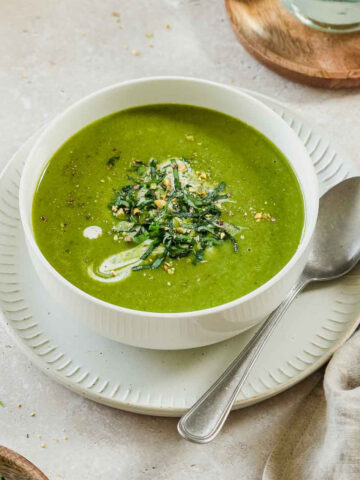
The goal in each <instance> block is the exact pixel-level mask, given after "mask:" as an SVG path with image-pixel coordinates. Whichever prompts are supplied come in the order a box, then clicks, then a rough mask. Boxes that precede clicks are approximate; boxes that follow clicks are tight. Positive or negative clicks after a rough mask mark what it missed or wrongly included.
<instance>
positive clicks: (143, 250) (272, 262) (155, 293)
mask: <svg viewBox="0 0 360 480" xmlns="http://www.w3.org/2000/svg"><path fill="white" fill-rule="evenodd" d="M303 223H304V209H303V198H302V194H301V191H300V187H299V184H298V181H297V179H296V177H295V174H294V173H293V171H292V169H291V167H290V165H289V163H288V161H287V160H286V158H285V157H284V156H283V155H282V153H281V152H280V151H279V150H278V149H277V148H276V147H275V146H274V145H273V144H272V143H271V142H270V141H269V140H268V139H266V138H265V137H264V136H263V135H262V134H261V133H259V132H258V131H256V130H255V129H253V128H252V127H250V126H248V125H246V124H245V123H243V122H241V121H239V120H237V119H235V118H233V117H230V116H227V115H224V114H221V113H219V112H215V111H212V110H208V109H204V108H200V107H191V106H186V105H174V104H172V105H150V106H144V107H137V108H132V109H128V110H124V111H121V112H117V113H115V114H112V115H109V116H107V117H104V118H102V119H100V120H97V121H96V122H94V123H92V124H90V125H88V126H87V127H85V128H84V129H82V130H80V131H79V132H77V133H76V134H75V135H74V136H73V137H71V138H70V139H69V140H68V141H67V142H66V143H65V144H64V145H63V146H62V147H61V148H60V149H59V150H58V151H57V152H56V153H55V154H54V156H53V157H52V158H51V159H50V161H49V163H48V165H47V167H46V169H45V172H44V174H43V175H42V177H41V180H40V182H39V185H38V187H37V190H36V193H35V196H34V202H33V228H34V233H35V238H36V241H37V244H38V245H39V247H40V249H41V251H42V253H43V254H44V256H45V257H46V258H47V260H48V261H49V262H50V263H51V265H52V266H53V267H54V268H55V269H56V270H57V271H58V272H59V273H60V274H61V275H62V276H64V277H65V278H66V279H67V280H69V281H70V282H71V283H73V284H74V285H76V286H77V287H79V288H80V289H82V290H84V291H85V292H87V293H89V294H91V295H94V296H95V297H98V298H100V299H102V300H105V301H107V302H110V303H113V304H116V305H120V306H123V307H128V308H132V309H136V310H144V311H153V312H185V311H192V310H200V309H204V308H210V307H214V306H216V305H220V304H223V303H226V302H229V301H232V300H235V299H237V298H239V297H241V296H243V295H245V294H247V293H249V292H251V291H252V290H254V289H256V288H258V287H259V286H261V285H262V284H264V283H265V282H266V281H268V280H269V279H270V278H271V277H273V276H274V275H275V274H276V273H277V272H279V271H280V270H281V269H282V268H283V267H284V266H285V264H286V263H287V262H288V261H289V260H290V258H291V257H292V256H293V254H294V253H295V251H296V249H297V247H298V245H299V242H300V239H301V235H302V230H303Z"/></svg>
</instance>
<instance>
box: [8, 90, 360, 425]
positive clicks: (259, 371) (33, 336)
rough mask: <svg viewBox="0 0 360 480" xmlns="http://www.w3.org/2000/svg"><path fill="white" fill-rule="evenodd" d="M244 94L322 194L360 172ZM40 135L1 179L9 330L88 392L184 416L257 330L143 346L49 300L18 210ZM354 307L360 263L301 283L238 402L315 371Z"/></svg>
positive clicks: (47, 367) (316, 137)
mask: <svg viewBox="0 0 360 480" xmlns="http://www.w3.org/2000/svg"><path fill="white" fill-rule="evenodd" d="M248 93H250V94H251V95H254V96H255V97H257V98H259V99H260V100H262V101H264V102H265V103H266V104H267V105H269V106H270V107H271V108H273V109H274V110H275V111H276V112H277V113H279V114H280V115H281V116H282V117H283V118H284V119H285V120H286V121H287V122H288V123H289V124H290V126H291V127H292V128H293V129H294V130H295V132H296V133H297V134H298V135H299V137H300V138H301V140H302V141H303V142H304V144H305V146H306V148H307V150H308V152H309V153H310V156H311V158H312V160H313V162H314V165H315V168H316V171H317V174H318V178H319V183H320V186H321V191H322V192H324V191H326V190H327V189H328V188H330V187H331V186H332V185H334V184H335V183H337V182H339V181H341V180H343V179H344V178H346V177H349V176H353V175H356V174H358V170H357V169H356V168H355V166H354V165H353V164H352V163H351V162H349V161H348V160H347V159H346V158H345V157H344V156H342V155H340V154H339V153H338V152H336V151H335V150H334V148H333V147H332V146H331V143H330V141H329V140H328V139H327V138H326V136H325V135H324V134H323V133H322V132H320V131H319V130H318V129H317V128H315V127H314V126H312V125H311V124H309V123H307V122H305V121H304V120H303V119H302V118H301V117H299V116H297V115H296V114H294V113H293V112H291V111H290V110H289V109H287V108H286V107H284V106H283V105H281V104H279V103H277V102H275V101H273V100H271V99H269V98H267V97H263V96H261V95H258V94H255V93H253V92H248ZM37 135H38V134H37ZM37 135H35V136H34V137H32V138H31V139H30V140H29V141H28V142H27V143H26V144H25V145H24V146H23V147H22V148H21V149H20V150H19V151H18V152H17V153H16V154H15V156H14V157H13V159H12V160H11V161H10V163H9V164H8V166H7V167H6V168H5V170H4V172H3V174H2V176H1V178H0V192H1V193H0V306H1V308H2V311H3V319H4V321H5V324H6V326H7V330H8V332H9V333H10V335H11V336H12V337H13V339H14V340H15V341H16V343H17V344H18V346H19V347H20V348H21V349H22V350H23V351H24V352H25V354H26V355H27V356H28V357H29V358H30V359H31V360H32V361H33V362H34V363H35V364H36V365H37V366H38V367H39V368H41V369H42V370H43V371H44V372H45V373H47V374H48V375H49V376H50V377H52V378H53V379H55V380H56V381H58V382H59V383H61V384H63V385H64V386H66V387H68V388H70V389H71V390H73V391H75V392H77V393H79V394H81V395H83V396H85V397H88V398H90V399H92V400H95V401H97V402H100V403H103V404H106V405H110V406H113V407H116V408H120V409H123V410H130V411H134V412H138V413H144V414H150V415H166V416H178V415H181V414H182V413H183V412H184V410H185V409H187V408H188V407H190V406H191V405H192V404H193V403H194V401H195V400H196V399H197V398H198V397H199V396H200V395H201V394H202V393H203V392H204V391H205V390H206V389H207V388H208V387H209V386H210V384H211V383H213V381H214V380H215V379H216V378H217V377H218V376H219V374H220V373H221V372H222V371H223V370H224V369H225V367H226V366H227V365H228V364H229V363H230V361H231V360H232V359H233V358H234V357H235V356H236V355H237V354H238V353H239V352H240V351H241V349H242V348H243V347H244V345H245V344H246V343H247V341H248V340H249V338H250V337H251V336H252V335H253V334H254V331H255V329H252V330H250V331H248V332H246V333H244V334H242V335H240V336H238V337H235V338H232V339H231V340H227V341H225V342H222V343H219V344H216V345H212V346H209V347H204V348H198V349H193V350H185V351H154V350H144V349H139V348H134V347H130V346H126V345H122V344H119V343H116V342H113V341H111V340H108V339H105V338H103V337H100V336H98V335H96V334H95V333H92V332H90V331H89V330H88V329H86V328H85V327H84V326H82V325H81V323H80V322H78V321H76V320H75V319H73V318H71V316H69V315H68V314H67V313H65V312H64V311H62V310H61V309H60V308H59V307H58V306H57V305H55V304H54V303H53V302H52V301H51V299H50V298H49V296H48V295H47V294H46V292H45V291H44V290H43V287H42V286H41V284H40V282H39V281H38V279H37V277H36V274H35V272H34V270H33V267H32V265H31V263H30V259H29V258H28V256H27V253H26V248H25V245H24V238H23V234H22V230H21V225H20V221H19V213H18V186H19V180H20V175H21V170H22V168H23V164H24V160H25V158H26V156H27V154H28V152H29V150H30V148H31V146H32V144H33V142H34V141H35V140H36V137H37ZM359 310H360V270H358V273H356V272H355V273H353V274H351V275H349V276H348V277H347V278H344V279H341V280H338V281H336V282H331V283H328V284H324V285H320V286H316V287H313V288H309V289H307V290H306V291H305V292H304V293H302V294H301V295H300V296H299V298H298V299H297V300H296V301H295V303H294V304H293V305H292V307H291V309H290V310H289V312H288V313H287V319H286V320H287V321H286V322H285V323H284V326H283V327H282V328H281V329H278V331H276V332H275V334H274V335H273V337H272V338H271V340H270V342H269V343H268V345H267V346H266V348H265V349H264V351H263V352H262V354H261V356H260V358H259V360H258V362H257V365H256V366H255V368H254V370H253V371H252V373H251V374H250V376H249V379H248V381H247V382H246V384H245V386H244V388H243V390H242V392H241V394H240V395H239V398H238V399H237V401H236V404H235V408H241V407H245V406H247V405H251V404H253V403H255V402H259V401H261V400H264V399H266V398H269V397H271V396H273V395H276V394H277V393H279V392H281V391H283V390H285V389H287V388H289V387H290V386H292V385H294V384H295V383H297V382H299V381H300V380H302V379H303V378H305V377H306V376H308V375H309V374H310V373H312V372H313V371H314V370H316V369H317V368H319V367H320V366H321V365H322V364H324V363H325V362H326V361H327V360H328V359H329V357H330V356H331V354H332V353H333V352H334V351H335V350H336V349H337V348H338V347H339V345H341V344H342V343H343V342H344V341H345V339H346V338H347V337H348V336H349V335H350V334H351V333H352V332H353V330H354V329H355V328H356V326H357V316H358V312H359Z"/></svg>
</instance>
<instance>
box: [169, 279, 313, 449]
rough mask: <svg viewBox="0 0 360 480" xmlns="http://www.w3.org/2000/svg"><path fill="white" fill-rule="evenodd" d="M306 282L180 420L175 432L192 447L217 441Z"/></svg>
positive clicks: (278, 309)
mask: <svg viewBox="0 0 360 480" xmlns="http://www.w3.org/2000/svg"><path fill="white" fill-rule="evenodd" d="M309 282H310V279H309V278H308V277H307V276H305V275H304V274H303V275H301V277H300V278H299V280H298V282H297V283H296V285H295V286H294V287H293V289H292V290H291V291H290V292H289V294H288V296H287V297H286V298H285V300H284V301H283V302H282V303H281V304H280V305H279V307H278V308H277V309H276V310H274V311H273V312H272V314H271V315H270V316H269V317H268V319H267V320H266V321H265V322H264V323H263V325H262V326H261V327H260V328H259V330H258V331H257V332H256V334H255V335H254V337H253V338H252V339H251V340H250V342H249V343H248V344H247V345H246V347H245V348H244V350H243V351H242V352H241V353H240V355H239V356H238V357H237V358H236V359H235V360H234V361H233V362H232V363H231V364H230V365H229V367H228V368H227V369H226V370H225V372H224V373H223V374H222V375H221V377H219V379H218V380H217V381H216V382H215V383H214V384H213V385H212V386H211V387H210V388H209V390H208V391H207V392H205V393H204V395H203V396H202V397H201V398H200V399H199V400H198V401H197V402H196V403H195V404H194V405H193V406H192V407H191V408H190V410H188V412H187V413H186V414H185V415H184V416H183V417H181V419H180V421H179V423H178V432H179V433H180V435H181V436H182V437H184V438H185V439H186V440H190V441H192V442H195V443H208V442H211V440H213V439H214V438H215V437H216V435H217V434H218V433H219V432H220V430H221V428H222V426H223V425H224V423H225V421H226V419H227V417H228V415H229V413H230V410H231V407H232V406H233V404H234V401H235V399H236V397H237V395H238V393H239V391H240V389H241V387H242V386H243V385H244V383H245V380H246V379H247V377H248V375H249V373H250V370H251V369H252V367H253V365H254V363H255V362H256V359H257V358H258V356H259V354H260V352H261V350H262V349H263V347H264V345H265V344H266V342H267V340H268V339H269V337H270V335H271V334H272V332H273V330H274V329H275V328H276V326H277V325H278V324H279V323H280V321H281V319H282V318H283V315H284V313H285V312H286V310H287V309H288V308H289V305H290V304H291V302H292V301H293V300H294V298H295V297H296V295H297V294H298V293H299V292H300V291H301V290H302V289H303V288H304V287H305V285H306V284H308V283H309Z"/></svg>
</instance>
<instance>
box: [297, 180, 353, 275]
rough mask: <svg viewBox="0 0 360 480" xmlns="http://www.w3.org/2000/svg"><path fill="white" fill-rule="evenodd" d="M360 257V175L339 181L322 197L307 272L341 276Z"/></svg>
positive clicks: (306, 273) (307, 273)
mask: <svg viewBox="0 0 360 480" xmlns="http://www.w3.org/2000/svg"><path fill="white" fill-rule="evenodd" d="M359 260H360V177H353V178H349V179H347V180H344V181H343V182H341V183H339V184H338V185H336V186H335V187H333V188H332V189H330V190H329V191H328V192H327V193H325V195H323V196H322V197H321V200H320V209H319V216H318V220H317V223H316V229H315V233H314V237H313V240H312V247H311V251H310V255H309V258H308V261H307V264H306V267H305V270H304V275H306V276H307V277H309V278H310V279H311V280H312V281H325V280H331V279H334V278H338V277H341V276H342V275H344V274H345V273H347V272H348V271H349V270H351V269H352V268H353V267H354V266H355V265H356V264H357V263H358V261H359Z"/></svg>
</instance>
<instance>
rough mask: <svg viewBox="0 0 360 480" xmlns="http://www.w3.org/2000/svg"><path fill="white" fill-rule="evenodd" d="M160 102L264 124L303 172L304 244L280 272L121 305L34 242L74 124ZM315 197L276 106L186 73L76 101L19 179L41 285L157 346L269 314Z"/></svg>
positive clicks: (311, 224) (103, 327) (221, 336)
mask: <svg viewBox="0 0 360 480" xmlns="http://www.w3.org/2000/svg"><path fill="white" fill-rule="evenodd" d="M155 103H180V104H189V105H196V106H200V107H206V108H210V109H213V110H217V111H219V112H223V113H226V114H228V115H232V116H234V117H236V118H239V119H240V120H242V121H244V122H245V123H247V124H249V125H251V126H253V127H254V128H256V129H257V130H258V131H260V132H262V133H263V134H264V135H265V136H266V137H267V138H268V139H270V140H271V141H272V142H273V143H274V144H275V145H276V146H277V147H278V148H279V149H280V150H281V151H282V152H283V154H284V155H285V156H286V157H287V159H288V160H289V162H290V164H291V166H292V168H293V171H294V172H295V174H296V176H297V178H298V181H299V184H300V187H301V190H302V194H303V197H304V207H305V224H304V231H303V236H302V239H301V242H300V244H299V247H298V249H297V251H296V252H295V254H294V256H293V257H292V258H291V260H290V261H289V262H288V263H287V265H285V266H284V268H283V269H282V270H281V271H280V272H279V273H277V274H276V275H275V276H274V277H273V278H271V279H270V280H269V281H268V282H266V283H265V284H264V285H262V286H261V287H259V288H257V289H256V290H254V291H252V292H250V293H249V294H247V295H245V296H243V297H240V298H239V299H237V300H234V301H232V302H229V303H226V304H223V305H220V306H217V307H214V308H209V309H205V310H199V311H195V312H185V313H152V312H143V311H137V310H131V309H128V308H123V307H119V306H116V305H112V304H110V303H107V302H104V301H102V300H99V299H98V298H95V297H93V296H91V295H89V294H87V293H85V292H83V291H82V290H80V289H79V288H77V287H75V286H74V285H72V284H71V283H70V282H68V281H67V280H66V279H65V278H64V277H62V276H61V275H60V274H59V273H58V272H57V271H56V270H55V269H54V268H53V267H52V266H51V265H50V263H49V262H48V261H47V260H46V258H45V257H44V256H43V254H42V253H41V251H40V249H39V247H38V245H37V244H36V241H35V238H34V234H33V229H32V221H31V210H32V201H33V196H34V192H35V189H36V185H37V182H38V180H39V178H40V175H41V174H42V172H43V169H44V167H45V165H46V164H47V162H48V161H49V159H50V158H51V157H52V155H53V154H54V153H55V152H56V151H57V149H58V148H59V147H60V146H61V145H62V144H63V143H64V142H65V141H66V140H67V139H68V138H69V137H71V136H72V135H73V134H74V133H75V132H77V131H78V130H80V129H82V128H83V127H85V126H86V125H88V124H89V123H91V122H93V121H95V120H97V119H99V118H101V117H104V116H105V115H109V114H111V113H113V112H116V111H119V110H123V109H125V108H130V107H135V106H139V105H147V104H155ZM318 203H319V197H318V183H317V179H316V174H315V172H314V169H313V166H312V163H311V160H310V158H309V156H308V154H307V152H306V150H305V148H304V146H303V144H302V143H301V142H300V140H299V138H298V137H297V136H296V134H295V133H294V132H293V130H292V129H291V128H290V127H289V126H288V125H287V124H286V123H285V122H284V121H283V120H282V119H281V118H280V117H279V116H278V115H277V114H275V113H274V112H273V111H272V110H270V109H269V108H268V107H266V106H265V105H263V104H262V103H261V102H259V101H257V100H254V99H253V98H251V97H249V96H248V95H246V94H244V93H240V92H239V91H238V90H236V89H235V88H232V87H228V86H225V85H221V84H217V83H214V82H210V81H205V80H198V79H191V78H182V77H159V78H146V79H140V80H135V81H130V82H124V83H120V84H117V85H114V86H111V87H108V88H105V89H103V90H100V91H99V92H96V93H94V94H92V95H90V96H88V97H86V98H85V99H83V100H81V101H79V102H77V103H75V104H74V105H73V106H71V107H70V108H68V109H67V110H66V111H65V112H64V113H63V114H61V115H60V116H58V117H57V118H56V119H55V120H54V121H52V122H51V123H50V124H49V125H48V126H47V128H46V129H45V130H44V132H43V133H42V134H41V136H40V137H39V139H38V141H37V142H36V144H35V145H34V147H33V148H32V150H31V152H30V154H29V157H28V159H27V161H26V164H25V168H24V170H23V174H22V177H21V184H20V215H21V221H22V224H23V228H24V232H25V238H26V244H27V247H28V250H29V253H30V256H31V259H32V262H33V264H34V266H35V268H36V270H37V273H38V275H39V277H40V279H41V281H42V282H43V284H44V287H45V288H46V289H47V290H48V291H49V293H50V294H51V295H52V296H53V297H54V298H55V299H56V300H57V301H58V302H60V304H62V305H63V306H64V307H66V308H68V309H70V310H71V311H72V312H75V313H76V316H77V317H78V318H79V319H80V320H82V321H83V322H84V323H86V325H88V326H89V327H90V328H91V329H92V330H95V331H96V332H98V333H100V334H101V335H104V336H106V337H109V338H111V339H113V340H118V341H120V342H123V343H127V344H130V345H135V346H139V347H145V348H156V349H182V348H192V347H199V346H202V345H208V344H211V343H215V342H219V341H221V340H225V339H227V338H230V337H232V336H234V335H237V334H238V333H240V332H242V331H244V330H246V329H248V328H250V327H251V326H253V325H254V324H256V323H258V322H259V321H260V320H262V319H264V318H265V317H266V316H267V315H269V314H270V313H271V312H272V311H273V310H274V309H275V308H276V307H277V306H278V305H279V304H280V303H281V301H282V300H283V299H284V298H285V296H286V294H287V293H288V292H289V290H290V289H291V287H292V286H293V284H294V283H295V281H296V279H297V278H298V276H299V275H300V273H301V271H302V270H303V268H304V266H305V263H306V260H307V256H308V251H309V244H310V240H311V237H312V235H313V232H314V228H315V224H316V218H317V212H318Z"/></svg>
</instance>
